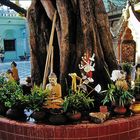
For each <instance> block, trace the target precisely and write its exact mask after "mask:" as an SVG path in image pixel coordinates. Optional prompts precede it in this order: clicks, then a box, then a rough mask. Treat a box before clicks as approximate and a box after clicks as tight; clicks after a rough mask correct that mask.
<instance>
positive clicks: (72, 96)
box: [63, 91, 94, 114]
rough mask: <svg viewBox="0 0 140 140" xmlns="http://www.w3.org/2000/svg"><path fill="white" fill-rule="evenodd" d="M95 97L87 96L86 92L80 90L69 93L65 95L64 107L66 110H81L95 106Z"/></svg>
mask: <svg viewBox="0 0 140 140" xmlns="http://www.w3.org/2000/svg"><path fill="white" fill-rule="evenodd" d="M93 102H94V99H91V98H90V97H87V96H86V95H85V93H83V92H81V91H79V92H76V93H69V95H68V96H66V97H65V99H64V103H63V108H64V112H71V113H73V114H74V113H76V112H81V111H85V110H88V109H90V107H91V106H94V103H93Z"/></svg>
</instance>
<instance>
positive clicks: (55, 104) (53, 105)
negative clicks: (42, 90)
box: [43, 73, 63, 109]
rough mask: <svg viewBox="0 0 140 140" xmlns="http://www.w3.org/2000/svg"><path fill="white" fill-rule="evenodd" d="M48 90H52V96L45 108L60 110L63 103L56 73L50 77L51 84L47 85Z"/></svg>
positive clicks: (50, 95)
mask: <svg viewBox="0 0 140 140" xmlns="http://www.w3.org/2000/svg"><path fill="white" fill-rule="evenodd" d="M46 89H49V90H50V94H49V96H48V98H47V101H46V102H45V103H44V105H43V107H44V108H47V109H59V108H61V105H62V103H63V99H62V98H61V97H62V92H61V85H60V84H58V83H57V77H56V75H55V73H51V74H50V75H49V84H47V85H46Z"/></svg>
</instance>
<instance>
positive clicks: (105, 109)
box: [100, 106, 108, 113]
mask: <svg viewBox="0 0 140 140" xmlns="http://www.w3.org/2000/svg"><path fill="white" fill-rule="evenodd" d="M100 112H102V113H106V112H108V108H107V106H100Z"/></svg>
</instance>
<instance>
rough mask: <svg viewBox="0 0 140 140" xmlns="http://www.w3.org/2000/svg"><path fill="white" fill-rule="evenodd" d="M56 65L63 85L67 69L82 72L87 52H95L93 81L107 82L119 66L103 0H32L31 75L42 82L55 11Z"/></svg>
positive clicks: (30, 18)
mask: <svg viewBox="0 0 140 140" xmlns="http://www.w3.org/2000/svg"><path fill="white" fill-rule="evenodd" d="M55 11H56V13H57V14H56V22H55V31H54V37H53V48H54V49H53V54H54V58H53V69H54V72H55V73H56V75H57V77H58V80H59V82H60V83H61V84H62V87H65V83H66V82H65V81H66V80H65V79H67V80H68V73H72V72H76V73H77V74H78V75H79V76H80V71H79V68H78V64H79V63H80V61H81V57H82V56H83V55H84V53H88V55H89V56H90V57H91V56H92V54H93V53H95V71H94V73H93V79H94V83H96V84H97V83H100V84H101V85H103V86H104V85H107V83H108V81H109V79H108V73H111V72H112V70H113V69H116V68H117V61H116V58H115V54H114V51H113V44H112V38H111V34H110V30H109V22H108V16H107V13H106V11H105V7H104V4H103V1H102V0H32V3H31V6H30V8H29V9H28V12H27V19H28V23H29V29H30V46H31V77H32V80H33V82H34V83H36V84H37V85H39V84H41V83H42V82H43V76H44V69H45V63H46V57H47V55H48V46H49V41H50V35H51V29H52V23H53V17H54V13H55Z"/></svg>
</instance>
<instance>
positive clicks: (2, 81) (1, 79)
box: [0, 75, 6, 87]
mask: <svg viewBox="0 0 140 140" xmlns="http://www.w3.org/2000/svg"><path fill="white" fill-rule="evenodd" d="M5 82H6V78H5V77H4V76H3V75H0V87H3V85H4V84H5Z"/></svg>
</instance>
